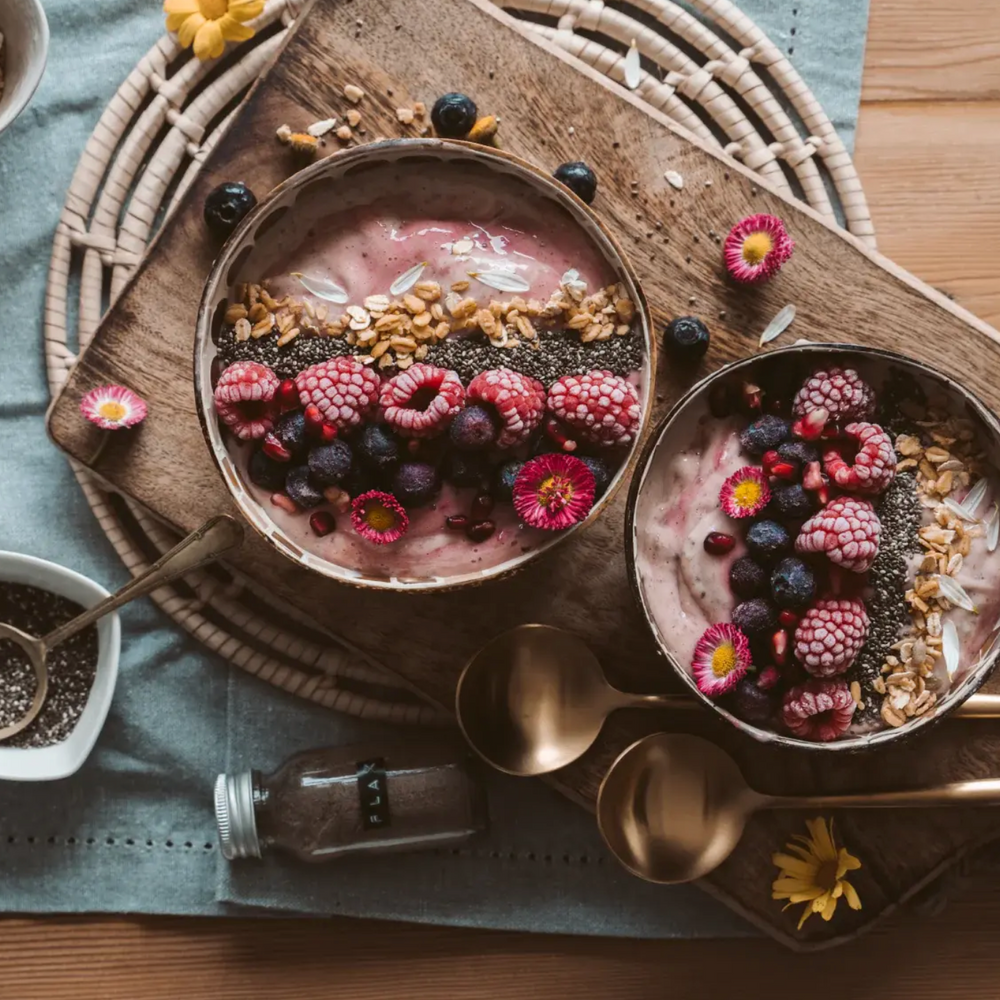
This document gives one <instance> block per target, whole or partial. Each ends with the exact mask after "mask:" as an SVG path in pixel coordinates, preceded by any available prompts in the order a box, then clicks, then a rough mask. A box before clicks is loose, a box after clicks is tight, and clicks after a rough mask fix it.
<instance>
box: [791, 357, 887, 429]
mask: <svg viewBox="0 0 1000 1000" xmlns="http://www.w3.org/2000/svg"><path fill="white" fill-rule="evenodd" d="M818 409H824V410H826V412H827V416H828V419H830V420H834V421H837V422H838V423H843V422H844V421H845V420H867V419H868V418H869V417H870V416H871V415H872V414H873V413H874V412H875V390H874V389H872V387H871V386H870V385H868V383H867V382H865V381H864V380H863V379H862V378H861V376H860V375H858V373H857V372H856V371H854V369H853V368H830V369H829V370H827V371H818V372H816V373H815V374H813V375H811V376H810V377H809V378H808V379H806V381H805V384H804V385H803V386H802V388H801V389H799V391H798V393H796V396H795V401H794V402H793V403H792V412H793V413H794V414H795V416H797V417H804V416H805V415H806V414H807V413H811V412H812V411H813V410H818Z"/></svg>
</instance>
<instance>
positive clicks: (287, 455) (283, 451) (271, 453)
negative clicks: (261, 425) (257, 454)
mask: <svg viewBox="0 0 1000 1000" xmlns="http://www.w3.org/2000/svg"><path fill="white" fill-rule="evenodd" d="M260 449H261V451H263V452H264V454H265V455H267V457H268V458H273V459H274V460H275V461H276V462H290V461H291V460H292V453H291V452H290V451H289V450H288V449H287V448H286V447H285V446H284V445H283V444H282V443H281V442H280V441H279V440H278V439H277V438H276V437H275V436H274V434H273V433H271V432H270V431H268V433H267V434H265V435H264V440H263V442H262V443H261V446H260Z"/></svg>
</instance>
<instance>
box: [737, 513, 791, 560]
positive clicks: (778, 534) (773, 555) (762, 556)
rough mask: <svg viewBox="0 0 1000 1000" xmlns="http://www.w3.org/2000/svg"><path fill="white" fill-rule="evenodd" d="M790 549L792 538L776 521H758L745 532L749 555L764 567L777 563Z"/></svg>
mask: <svg viewBox="0 0 1000 1000" xmlns="http://www.w3.org/2000/svg"><path fill="white" fill-rule="evenodd" d="M791 547H792V536H791V535H790V534H789V533H788V529H787V528H785V527H784V525H781V524H778V522H777V521H758V522H757V523H756V524H753V525H751V526H750V530H749V531H748V532H747V548H748V549H749V550H750V555H752V556H754V557H755V558H756V559H757V561H758V562H762V563H764V564H765V565H770V564H771V563H774V562H777V560H778V559H779V558H780V557H781V556H783V555H784V554H785V553H786V552H787V551H788V550H789V549H790V548H791Z"/></svg>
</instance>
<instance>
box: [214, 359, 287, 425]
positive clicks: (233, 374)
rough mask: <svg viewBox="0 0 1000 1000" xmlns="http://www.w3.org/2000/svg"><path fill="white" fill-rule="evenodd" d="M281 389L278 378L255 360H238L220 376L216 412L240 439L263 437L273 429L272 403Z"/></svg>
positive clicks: (216, 395)
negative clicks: (279, 388)
mask: <svg viewBox="0 0 1000 1000" xmlns="http://www.w3.org/2000/svg"><path fill="white" fill-rule="evenodd" d="M277 389H278V376H277V375H275V374H274V372H273V371H271V369H270V368H268V367H266V366H265V365H261V364H258V363H257V362H256V361H237V362H236V363H235V364H232V365H230V366H229V367H228V368H227V369H226V370H225V371H224V372H223V373H222V374H221V375H220V376H219V381H218V383H217V384H216V386H215V411H216V413H218V414H219V418H220V419H221V420H222V422H223V423H224V424H225V425H226V426H227V427H228V428H229V429H230V430H231V431H232V432H233V433H234V434H235V435H236V436H237V437H238V438H239V439H240V440H241V441H251V440H254V439H256V438H262V437H263V436H264V435H265V434H266V433H267V432H268V431H269V430H270V429H271V428H272V426H274V408H273V406H272V404H271V401H272V400H273V399H274V394H275V392H276V391H277Z"/></svg>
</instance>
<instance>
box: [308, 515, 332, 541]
mask: <svg viewBox="0 0 1000 1000" xmlns="http://www.w3.org/2000/svg"><path fill="white" fill-rule="evenodd" d="M309 527H310V528H312V530H313V534H315V535H319V537H320V538H322V537H323V536H324V535H329V534H330V532H331V531H333V529H334V528H336V527H337V522H336V521H335V520H334V519H333V514H331V513H330V512H329V511H327V510H318V511H316V513H315V514H313V515H311V516H310V518H309Z"/></svg>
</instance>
